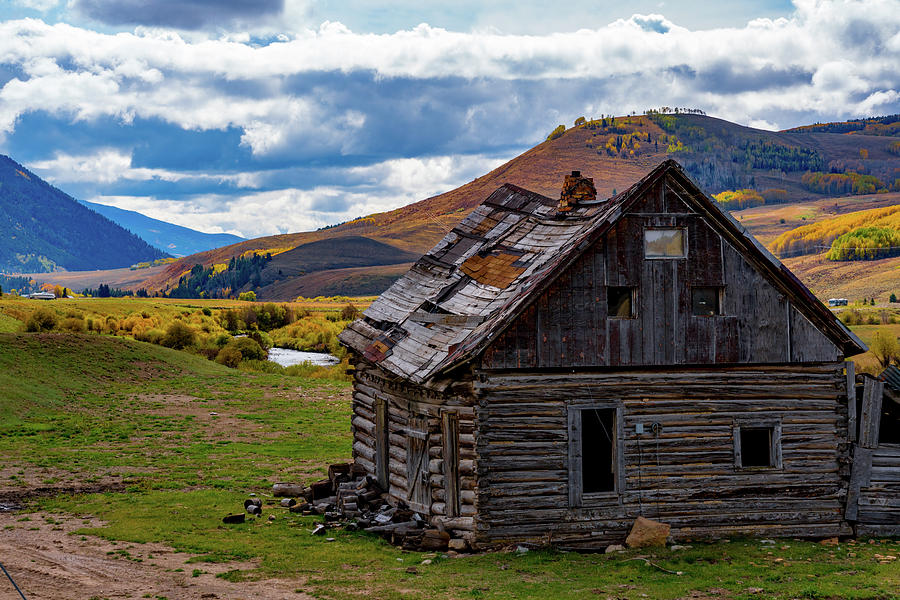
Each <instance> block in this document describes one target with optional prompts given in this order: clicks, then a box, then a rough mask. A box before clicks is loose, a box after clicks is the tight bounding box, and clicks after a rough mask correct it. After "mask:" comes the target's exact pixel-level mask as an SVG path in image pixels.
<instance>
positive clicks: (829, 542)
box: [819, 537, 839, 546]
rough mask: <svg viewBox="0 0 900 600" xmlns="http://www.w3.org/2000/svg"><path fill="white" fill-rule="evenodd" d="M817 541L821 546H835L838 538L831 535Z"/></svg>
mask: <svg viewBox="0 0 900 600" xmlns="http://www.w3.org/2000/svg"><path fill="white" fill-rule="evenodd" d="M819 543H820V544H821V545H823V546H837V545H838V543H839V540H838V539H837V538H836V537H831V538H827V539H824V540H822V541H821V542H819Z"/></svg>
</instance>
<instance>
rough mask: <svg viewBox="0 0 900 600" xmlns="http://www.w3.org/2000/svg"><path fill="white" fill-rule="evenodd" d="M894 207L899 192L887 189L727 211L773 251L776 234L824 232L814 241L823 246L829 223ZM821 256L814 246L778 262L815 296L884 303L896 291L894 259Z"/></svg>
mask: <svg viewBox="0 0 900 600" xmlns="http://www.w3.org/2000/svg"><path fill="white" fill-rule="evenodd" d="M898 207H900V193H889V194H875V195H869V196H855V197H843V198H832V199H827V200H814V201H809V202H799V203H796V204H784V205H777V206H759V207H755V208H750V209H747V210H742V211H738V212H735V213H732V214H733V216H734V217H735V218H736V219H737V220H738V221H740V223H741V224H742V225H743V226H744V227H746V228H747V229H748V230H749V231H750V232H751V233H752V234H753V235H754V236H755V237H756V238H757V239H759V240H760V241H761V242H762V243H763V244H765V245H766V246H767V247H769V248H770V249H773V247H774V246H775V244H774V242H775V240H776V239H777V238H779V236H785V235H791V234H796V232H801V234H802V232H803V231H804V230H805V231H807V232H814V233H822V234H825V237H822V238H821V241H819V242H816V243H815V244H814V245H822V246H825V245H826V244H825V242H826V241H827V240H829V239H830V240H833V239H834V236H833V235H832V234H829V233H828V232H830V231H831V230H833V229H834V225H835V224H836V225H838V226H840V225H841V224H842V223H844V224H846V222H850V223H853V222H856V221H861V222H865V221H866V220H867V219H870V218H872V215H877V214H878V213H879V212H887V213H896V211H897V210H898ZM845 220H846V222H845ZM829 244H830V242H829ZM827 254H828V253H827V251H825V249H824V248H819V249H817V252H816V253H814V254H805V255H797V256H787V257H782V259H781V260H782V262H783V263H784V264H785V265H787V267H788V268H790V269H791V271H793V272H794V274H795V275H797V277H799V278H800V280H801V281H803V283H804V284H806V286H807V287H809V288H810V290H812V292H813V293H814V294H816V296H818V297H819V298H821V299H827V298H834V297H842V298H848V299H850V300H860V299H862V298H864V297H865V298H875V299H876V300H878V301H879V302H886V301H887V300H888V298H889V296H890V295H891V294H892V293H895V294H898V295H900V257H896V256H895V257H893V258H884V259H878V260H842V261H838V260H828V258H827Z"/></svg>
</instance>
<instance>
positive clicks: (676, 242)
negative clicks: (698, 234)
mask: <svg viewBox="0 0 900 600" xmlns="http://www.w3.org/2000/svg"><path fill="white" fill-rule="evenodd" d="M686 242H687V235H686V234H685V230H684V229H681V228H678V229H645V230H644V256H645V257H646V258H684V257H685V256H686V255H687V243H686Z"/></svg>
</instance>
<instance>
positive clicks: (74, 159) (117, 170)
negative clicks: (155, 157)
mask: <svg viewBox="0 0 900 600" xmlns="http://www.w3.org/2000/svg"><path fill="white" fill-rule="evenodd" d="M29 166H30V167H31V168H32V169H34V171H36V172H37V173H38V174H39V175H41V176H42V177H43V178H45V179H47V180H48V181H51V182H53V183H58V184H66V183H84V182H88V183H99V184H111V183H120V182H122V181H154V180H156V181H167V182H201V181H206V182H211V183H228V184H232V185H234V186H236V187H239V188H255V187H259V179H260V174H259V173H229V174H207V173H194V172H182V171H173V170H170V169H151V168H146V167H133V166H132V155H131V153H130V152H125V151H122V150H120V149H117V148H103V149H100V150H98V151H96V152H94V153H92V154H83V155H71V154H65V153H57V154H56V155H55V156H54V158H52V159H50V160H41V161H35V162H33V163H31V164H30V165H29Z"/></svg>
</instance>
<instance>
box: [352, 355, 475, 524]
mask: <svg viewBox="0 0 900 600" xmlns="http://www.w3.org/2000/svg"><path fill="white" fill-rule="evenodd" d="M463 387H464V388H465V386H463ZM468 387H469V389H471V386H468ZM378 410H383V411H384V413H383V414H384V418H385V423H386V426H387V436H386V439H387V442H388V444H387V448H384V447H383V446H382V445H381V444H380V443H379V441H378V440H379V437H380V436H379V432H378V426H377V422H378V420H379V417H378V416H377V411H378ZM474 428H475V408H474V398H473V396H472V395H471V393H462V394H439V393H436V392H434V391H431V390H426V389H424V388H422V387H420V386H417V385H414V384H411V383H408V382H405V383H404V382H397V381H393V380H391V379H389V378H386V377H384V374H383V372H382V371H381V370H380V369H378V368H377V367H375V366H373V365H372V364H371V363H369V362H367V361H365V360H358V361H357V362H356V375H355V379H354V386H353V415H352V418H351V430H352V433H353V460H354V462H355V463H356V464H357V465H359V466H360V467H362V468H363V469H364V470H365V472H366V473H367V474H369V475H371V476H372V477H375V478H378V477H379V468H378V466H377V465H378V462H379V460H380V459H379V453H380V452H383V456H384V462H385V464H386V466H387V469H386V471H385V479H386V483H387V485H386V490H387V491H388V492H389V494H390V497H391V500H392V502H394V503H395V504H396V503H399V502H403V503H405V504H407V505H409V506H410V507H411V508H413V509H414V510H416V511H418V512H420V513H422V514H424V515H430V516H432V517H434V518H436V520H437V521H439V522H440V523H441V524H442V526H444V527H446V528H447V529H452V530H459V531H461V532H462V531H465V532H469V531H471V530H472V529H473V528H474V519H473V517H474V514H475V492H476V480H475V477H474V474H475V458H476V456H475V437H474ZM447 435H449V436H453V439H445V436H447ZM382 439H384V438H382ZM445 442H446V443H445ZM448 448H449V449H450V453H451V454H455V456H445V453H446V449H448ZM437 521H436V523H437Z"/></svg>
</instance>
